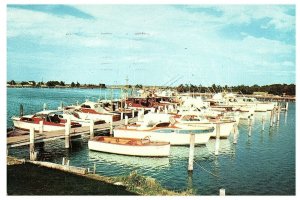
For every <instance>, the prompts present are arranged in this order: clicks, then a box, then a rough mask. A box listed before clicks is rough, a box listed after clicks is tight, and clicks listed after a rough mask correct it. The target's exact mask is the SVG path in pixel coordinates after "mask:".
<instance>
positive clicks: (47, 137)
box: [7, 117, 137, 148]
mask: <svg viewBox="0 0 300 200" xmlns="http://www.w3.org/2000/svg"><path fill="white" fill-rule="evenodd" d="M128 121H129V122H131V123H132V122H136V121H137V117H136V118H131V119H129V120H128ZM124 124H125V119H123V120H120V121H116V122H113V127H117V126H122V125H124ZM110 127H111V125H110V123H105V124H99V125H94V131H103V130H109V129H110ZM89 133H90V127H89V126H84V127H77V128H71V131H70V137H74V136H79V135H85V134H89ZM29 137H30V135H29V134H28V135H19V136H13V137H7V147H8V148H10V147H17V146H24V145H29V144H30V140H29V139H30V138H29ZM61 138H65V130H59V131H50V132H43V133H35V137H34V143H40V142H46V141H51V140H56V139H61Z"/></svg>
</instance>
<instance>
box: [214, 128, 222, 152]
mask: <svg viewBox="0 0 300 200" xmlns="http://www.w3.org/2000/svg"><path fill="white" fill-rule="evenodd" d="M220 128H221V127H220V124H219V123H217V124H216V143H215V155H216V156H217V155H219V146H220V131H221V130H220Z"/></svg>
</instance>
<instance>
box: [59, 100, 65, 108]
mask: <svg viewBox="0 0 300 200" xmlns="http://www.w3.org/2000/svg"><path fill="white" fill-rule="evenodd" d="M63 108H64V103H63V102H62V101H61V102H60V109H63Z"/></svg>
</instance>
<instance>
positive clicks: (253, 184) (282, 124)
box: [7, 88, 296, 195]
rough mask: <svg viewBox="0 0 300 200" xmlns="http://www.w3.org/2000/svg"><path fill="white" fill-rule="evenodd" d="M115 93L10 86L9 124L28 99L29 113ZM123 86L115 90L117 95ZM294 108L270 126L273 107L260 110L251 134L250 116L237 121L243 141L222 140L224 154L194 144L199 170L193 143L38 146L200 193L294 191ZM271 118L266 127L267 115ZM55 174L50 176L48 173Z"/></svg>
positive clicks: (106, 171) (48, 155) (47, 156)
mask: <svg viewBox="0 0 300 200" xmlns="http://www.w3.org/2000/svg"><path fill="white" fill-rule="evenodd" d="M105 97H106V98H108V99H109V98H111V91H110V90H104V89H102V90H100V89H48V88H44V89H38V88H37V89H36V88H8V89H7V127H11V126H12V125H13V124H12V121H11V119H10V118H11V117H12V116H13V115H18V114H19V106H20V104H23V106H24V112H25V114H33V113H35V112H38V111H41V110H42V109H43V104H44V103H46V104H47V107H48V109H56V108H57V107H58V106H60V103H61V102H63V103H64V105H71V104H75V103H76V101H79V103H81V102H83V101H84V100H85V99H87V98H88V99H90V100H94V101H95V100H97V99H99V98H100V99H101V98H105ZM119 97H120V90H114V91H113V98H119ZM295 112H296V104H295V103H289V109H288V112H281V113H280V121H279V122H277V123H275V125H274V126H272V127H270V112H267V113H255V114H254V119H253V121H252V123H253V125H252V128H251V133H250V134H249V127H248V121H247V120H241V121H240V124H239V126H238V133H239V134H238V141H237V144H233V135H232V134H231V135H230V137H229V138H228V139H222V140H221V141H220V150H219V155H218V156H216V155H215V154H214V147H215V140H214V139H210V141H209V143H208V144H207V145H203V146H197V147H195V157H194V171H193V173H191V174H189V173H188V171H187V167H188V156H189V148H188V147H185V146H180V147H179V146H178V147H171V155H170V157H168V158H143V157H131V156H122V155H114V154H107V153H100V152H94V151H89V149H88V147H87V141H88V136H87V137H83V138H82V139H80V140H77V141H73V142H72V148H71V149H70V150H66V149H64V140H55V141H50V142H46V143H45V144H44V147H43V148H40V149H39V151H38V160H42V161H50V162H54V163H61V162H62V159H63V157H67V158H68V159H69V160H70V165H73V166H79V167H86V168H90V169H91V170H93V167H94V164H95V163H96V173H98V174H100V175H104V176H122V175H128V174H129V173H131V172H132V171H137V172H138V173H139V174H142V175H145V176H151V177H153V178H155V179H156V180H157V181H158V182H159V183H160V184H161V185H162V186H163V187H165V188H167V189H170V190H176V191H183V190H187V189H192V190H193V191H194V192H195V193H196V194H197V195H218V194H219V189H220V188H224V189H226V195H295V191H296V189H295V187H296V186H295V181H296V172H295V170H296V168H295V143H296V139H295V126H296V121H295V118H296V116H295ZM263 116H264V118H265V119H266V121H265V125H264V127H265V128H264V130H262V117H263ZM9 155H11V156H15V157H18V158H26V159H29V147H28V146H24V147H16V148H11V149H9ZM49 178H51V177H49Z"/></svg>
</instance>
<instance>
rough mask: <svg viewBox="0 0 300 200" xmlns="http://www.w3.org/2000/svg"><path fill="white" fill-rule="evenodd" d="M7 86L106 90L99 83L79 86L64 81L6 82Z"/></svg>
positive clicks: (103, 85)
mask: <svg viewBox="0 0 300 200" xmlns="http://www.w3.org/2000/svg"><path fill="white" fill-rule="evenodd" d="M7 84H9V85H13V86H19V85H20V86H32V87H42V86H47V87H57V86H60V87H71V88H79V87H88V88H96V87H97V88H106V85H105V84H103V83H99V85H96V84H80V83H79V82H78V81H77V83H75V82H72V83H71V84H66V83H65V82H64V81H47V82H45V83H44V82H43V81H41V82H35V81H21V82H19V83H17V82H16V81H14V80H11V81H8V82H7Z"/></svg>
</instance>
